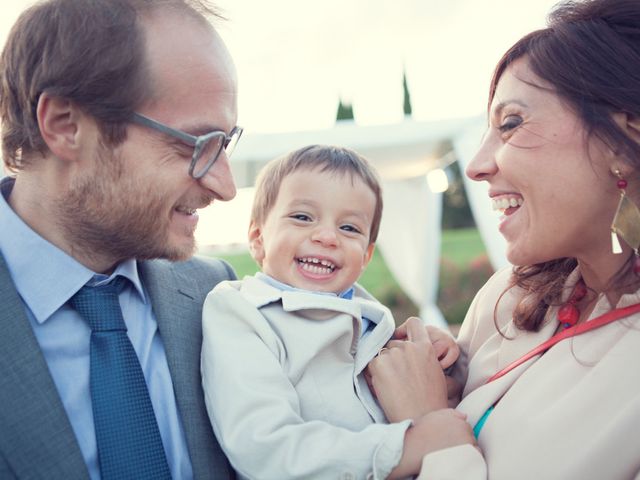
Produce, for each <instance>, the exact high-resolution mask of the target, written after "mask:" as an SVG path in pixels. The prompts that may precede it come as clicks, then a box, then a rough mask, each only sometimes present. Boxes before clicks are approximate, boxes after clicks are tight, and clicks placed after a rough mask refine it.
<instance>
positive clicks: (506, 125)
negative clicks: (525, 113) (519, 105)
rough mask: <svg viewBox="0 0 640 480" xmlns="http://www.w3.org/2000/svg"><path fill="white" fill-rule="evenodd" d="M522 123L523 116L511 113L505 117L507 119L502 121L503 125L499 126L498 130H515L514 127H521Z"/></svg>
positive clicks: (503, 131)
mask: <svg viewBox="0 0 640 480" xmlns="http://www.w3.org/2000/svg"><path fill="white" fill-rule="evenodd" d="M521 124H522V118H521V117H519V116H518V115H509V116H507V117H505V119H504V120H503V122H502V125H500V126H499V127H498V130H500V132H502V133H505V132H508V131H510V130H513V129H514V128H517V127H519V126H520V125H521Z"/></svg>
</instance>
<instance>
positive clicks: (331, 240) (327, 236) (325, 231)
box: [311, 226, 338, 246]
mask: <svg viewBox="0 0 640 480" xmlns="http://www.w3.org/2000/svg"><path fill="white" fill-rule="evenodd" d="M311 239H312V240H313V241H314V242H317V243H320V244H322V245H325V246H335V245H336V244H337V243H338V236H337V235H336V231H335V229H333V228H329V227H323V226H319V227H318V228H316V229H315V230H314V232H313V235H312V236H311Z"/></svg>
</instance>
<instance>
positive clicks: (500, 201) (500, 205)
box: [491, 197, 524, 212]
mask: <svg viewBox="0 0 640 480" xmlns="http://www.w3.org/2000/svg"><path fill="white" fill-rule="evenodd" d="M523 203H524V200H523V199H522V198H520V197H518V198H516V197H511V198H505V197H502V198H494V199H492V200H491V204H492V207H493V209H494V210H499V211H502V212H504V211H505V210H506V209H507V208H511V207H519V206H521V205H522V204H523Z"/></svg>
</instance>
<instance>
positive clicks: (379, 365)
mask: <svg viewBox="0 0 640 480" xmlns="http://www.w3.org/2000/svg"><path fill="white" fill-rule="evenodd" d="M401 328H403V332H404V333H403V335H404V337H405V338H406V339H405V340H392V341H391V342H389V344H388V345H389V346H388V347H386V348H384V349H383V350H382V351H381V352H380V354H379V355H378V356H377V357H376V358H374V359H373V360H372V361H371V362H370V363H369V366H368V367H367V369H368V372H367V374H368V375H369V380H370V385H371V386H372V388H373V391H374V392H375V395H376V396H377V398H378V402H379V403H380V406H381V407H382V409H383V410H384V412H385V414H386V416H387V419H388V420H389V421H390V422H398V421H402V420H405V419H412V420H416V419H419V418H421V417H423V416H424V415H426V414H428V413H430V412H432V411H434V410H439V409H443V408H446V407H447V383H446V380H445V376H444V373H443V372H442V366H441V365H440V363H439V361H438V358H437V354H436V349H435V347H434V345H433V344H432V342H431V338H430V336H429V333H428V332H427V330H426V329H425V328H424V326H423V325H422V322H421V321H420V319H418V318H415V317H412V318H410V319H408V320H407V321H406V322H405V323H404V325H403V327H401Z"/></svg>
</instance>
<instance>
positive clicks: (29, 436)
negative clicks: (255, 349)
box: [0, 255, 235, 480]
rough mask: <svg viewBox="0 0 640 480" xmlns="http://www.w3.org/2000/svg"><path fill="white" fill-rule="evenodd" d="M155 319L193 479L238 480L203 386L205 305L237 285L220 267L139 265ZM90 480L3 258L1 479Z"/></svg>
mask: <svg viewBox="0 0 640 480" xmlns="http://www.w3.org/2000/svg"><path fill="white" fill-rule="evenodd" d="M138 266H139V271H140V276H141V279H142V282H143V284H144V285H145V288H146V289H147V291H148V292H149V295H150V297H151V302H152V305H153V311H154V312H155V315H156V318H157V319H158V328H159V330H160V333H161V335H162V339H163V342H164V346H165V350H166V353H167V361H168V363H169V370H170V371H171V378H172V380H173V387H174V390H175V393H176V400H177V404H178V410H179V412H180V416H181V419H182V424H183V426H184V431H185V435H186V438H187V446H188V449H189V454H190V457H191V463H192V465H193V473H194V476H195V478H198V479H199V478H203V479H204V478H220V479H226V478H233V477H234V474H233V471H232V470H231V467H230V466H229V464H228V462H227V460H226V458H225V456H224V454H223V453H222V450H221V449H220V447H219V445H218V442H217V441H216V439H215V437H214V435H213V431H212V429H211V425H210V423H209V418H208V416H207V412H206V410H205V405H204V397H203V393H202V384H201V380H200V350H201V343H202V329H201V314H202V304H203V302H204V298H205V296H206V295H207V293H208V292H209V290H211V288H213V286H214V285H215V284H217V283H218V282H220V281H221V280H226V279H235V274H234V273H233V270H232V269H231V267H230V266H229V265H228V264H226V263H224V262H222V261H220V260H212V259H202V258H199V259H198V258H196V259H192V260H190V261H188V262H182V263H170V262H167V261H163V260H154V261H149V262H141V263H139V265H138ZM13 478H20V479H65V480H68V479H88V478H89V475H88V471H87V468H86V466H85V464H84V461H83V458H82V454H81V452H80V448H79V446H78V443H77V441H76V438H75V436H74V433H73V430H72V428H71V424H70V422H69V419H68V418H67V415H66V412H65V410H64V407H63V405H62V401H61V400H60V397H59V396H58V392H57V390H56V386H55V384H54V382H53V379H52V378H51V375H50V374H49V370H48V368H47V364H46V362H45V359H44V356H43V355H42V353H41V351H40V348H39V346H38V342H37V340H36V337H35V335H34V333H33V330H32V328H31V326H30V324H29V320H28V319H27V317H26V314H25V311H24V306H23V304H22V302H21V300H20V298H19V296H18V293H17V291H16V289H15V287H14V285H13V281H12V279H11V276H10V274H9V272H8V270H7V266H6V264H5V261H4V258H3V257H2V255H0V479H2V480H5V479H13Z"/></svg>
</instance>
